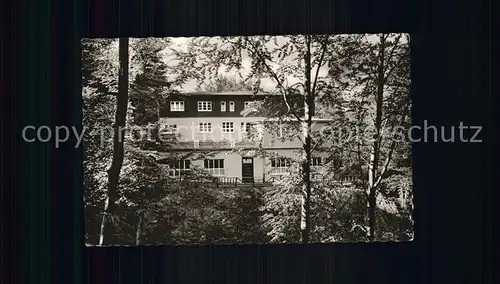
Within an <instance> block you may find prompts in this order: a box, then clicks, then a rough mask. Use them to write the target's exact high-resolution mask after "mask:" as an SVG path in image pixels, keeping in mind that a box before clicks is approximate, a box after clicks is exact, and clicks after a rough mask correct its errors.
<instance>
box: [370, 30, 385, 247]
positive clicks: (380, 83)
mask: <svg viewBox="0 0 500 284" xmlns="http://www.w3.org/2000/svg"><path fill="white" fill-rule="evenodd" d="M384 71H385V35H384V34H383V35H382V36H381V37H380V44H379V63H378V70H377V73H378V74H377V93H376V97H375V99H376V109H375V111H376V114H375V137H374V141H373V145H372V149H371V153H370V163H369V170H368V190H367V191H368V201H367V208H368V224H369V228H370V234H369V240H370V241H371V242H373V241H374V240H375V227H376V216H375V215H376V214H375V212H376V206H377V192H376V191H377V188H376V184H375V182H376V180H377V178H378V176H377V174H378V164H379V159H380V142H381V137H380V134H381V132H382V129H381V128H382V114H383V113H382V104H383V101H384V85H385V82H384V81H385V80H384Z"/></svg>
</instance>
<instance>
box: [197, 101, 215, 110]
mask: <svg viewBox="0 0 500 284" xmlns="http://www.w3.org/2000/svg"><path fill="white" fill-rule="evenodd" d="M198 111H212V102H211V101H198Z"/></svg>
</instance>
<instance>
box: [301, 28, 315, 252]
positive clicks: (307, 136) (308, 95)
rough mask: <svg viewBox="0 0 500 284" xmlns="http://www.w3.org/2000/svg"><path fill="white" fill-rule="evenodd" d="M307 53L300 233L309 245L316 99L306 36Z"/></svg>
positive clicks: (309, 44)
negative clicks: (313, 113)
mask: <svg viewBox="0 0 500 284" xmlns="http://www.w3.org/2000/svg"><path fill="white" fill-rule="evenodd" d="M306 41H307V43H306V44H307V51H306V56H305V69H306V70H305V75H306V84H305V99H304V120H303V121H302V134H303V137H304V146H303V147H304V149H303V150H304V151H303V157H302V202H301V214H300V217H301V218H300V232H301V240H302V243H309V239H310V230H311V212H310V208H311V149H312V147H311V125H312V113H311V109H312V108H313V105H314V98H313V94H312V92H311V36H310V35H307V36H306Z"/></svg>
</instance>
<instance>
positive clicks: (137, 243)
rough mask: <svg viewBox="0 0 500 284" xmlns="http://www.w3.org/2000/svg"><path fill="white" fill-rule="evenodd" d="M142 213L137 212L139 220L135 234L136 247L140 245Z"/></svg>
mask: <svg viewBox="0 0 500 284" xmlns="http://www.w3.org/2000/svg"><path fill="white" fill-rule="evenodd" d="M142 219H143V217H142V212H139V220H137V229H136V232H135V245H136V246H138V245H140V244H141V239H142V223H143V221H142Z"/></svg>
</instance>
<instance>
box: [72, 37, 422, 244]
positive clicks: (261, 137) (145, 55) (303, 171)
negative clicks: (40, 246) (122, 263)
mask: <svg viewBox="0 0 500 284" xmlns="http://www.w3.org/2000/svg"><path fill="white" fill-rule="evenodd" d="M81 44H82V46H81V47H82V100H83V104H82V105H83V131H84V132H83V140H82V145H83V151H84V161H83V164H84V188H85V194H84V197H83V198H84V205H85V209H84V210H85V243H86V245H87V246H142V245H203V244H277V243H288V244H291V243H352V242H401V241H411V240H413V238H414V229H413V227H414V224H413V219H412V213H413V210H414V208H413V173H412V135H411V130H412V129H411V96H410V86H411V80H410V37H409V35H408V34H345V35H288V36H286V35H283V36H282V35H280V36H271V35H265V36H263V35H258V36H238V37H189V38H183V37H169V38H92V39H91V38H88V39H83V40H82V42H81Z"/></svg>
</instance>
